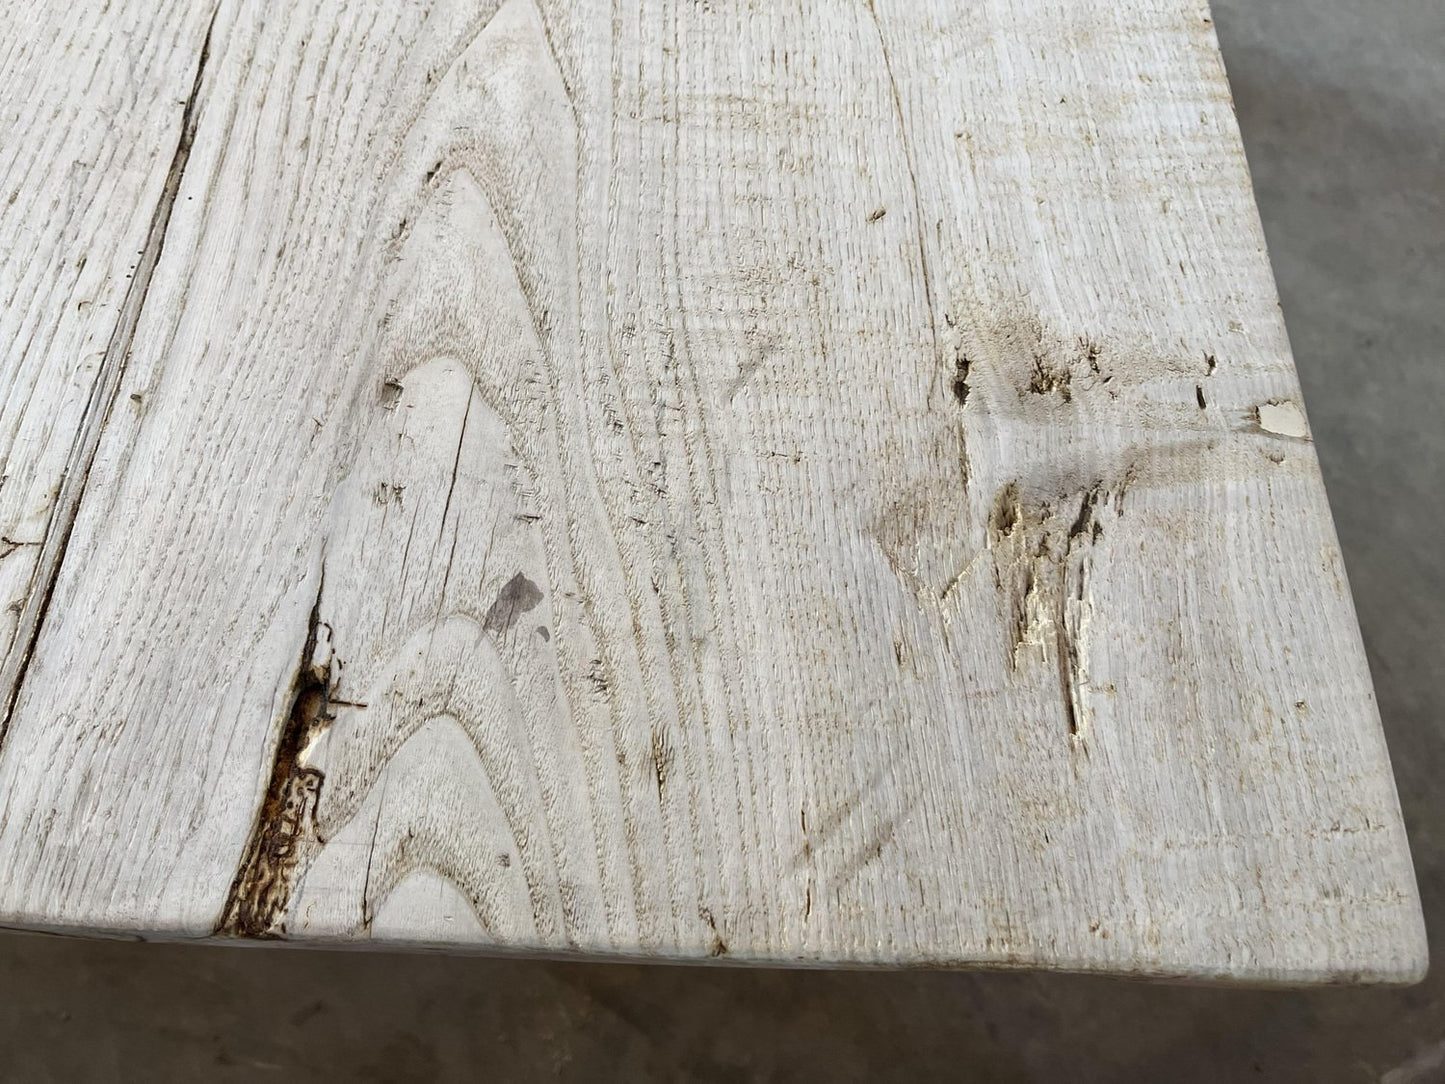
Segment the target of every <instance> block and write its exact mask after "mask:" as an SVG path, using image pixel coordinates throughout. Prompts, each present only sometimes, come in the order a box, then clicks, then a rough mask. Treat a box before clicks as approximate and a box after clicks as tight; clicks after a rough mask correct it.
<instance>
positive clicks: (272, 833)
mask: <svg viewBox="0 0 1445 1084" xmlns="http://www.w3.org/2000/svg"><path fill="white" fill-rule="evenodd" d="M325 585H326V576H325V571H324V569H323V572H322V576H321V583H320V585H319V586H318V587H317V591H316V602H315V603H314V604H313V605H312V607H311V614H310V617H309V619H308V623H307V629H306V643H305V645H304V646H303V647H302V649H301V658H300V661H299V662H298V664H297V668H296V675H295V677H294V678H293V679H292V684H291V688H292V694H291V707H290V711H289V712H288V714H287V717H286V721H285V723H284V724H283V726H282V729H281V736H280V738H279V739H278V740H277V743H276V754H275V756H274V758H273V759H272V764H271V778H270V781H269V783H268V784H267V787H266V795H265V797H264V798H263V799H262V801H261V808H260V811H259V812H258V814H257V817H256V824H255V826H254V827H253V828H252V830H251V838H250V840H249V842H248V843H247V844H246V850H245V854H244V857H243V858H242V859H241V863H240V866H239V867H238V869H237V871H236V876H235V879H234V880H233V881H232V882H231V890H230V892H229V893H228V895H227V897H226V904H225V907H224V908H223V909H222V912H221V920H220V922H219V923H217V925H216V930H215V932H216V933H217V934H220V935H226V936H231V937H256V938H270V937H280V936H283V935H284V934H285V926H284V918H285V913H286V907H287V904H288V903H289V902H290V899H291V889H292V884H291V881H292V878H293V875H294V874H295V871H296V868H297V867H298V866H299V865H300V860H301V852H302V849H303V848H304V847H305V846H306V845H307V843H308V842H310V841H312V840H314V839H315V836H316V831H315V818H316V803H317V801H318V800H319V799H320V797H321V786H322V784H323V783H324V782H325V781H326V776H325V774H324V773H323V772H321V771H319V770H318V769H316V768H309V767H307V766H306V765H305V764H303V763H302V761H303V760H304V758H305V752H306V750H307V749H308V748H309V747H310V745H311V744H312V743H313V742H314V741H315V740H316V738H317V737H318V736H319V735H320V734H321V733H322V731H324V730H325V729H326V728H327V727H328V726H329V725H330V724H331V721H332V719H333V718H334V716H333V715H332V714H331V711H330V709H331V685H332V673H333V665H332V657H331V650H330V642H329V641H330V629H329V627H328V626H326V624H325V623H324V622H323V621H322V620H321V594H322V591H323V590H324V589H325ZM323 628H325V629H327V642H326V643H323V642H322V639H321V630H322V629H323Z"/></svg>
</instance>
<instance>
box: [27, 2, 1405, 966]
mask: <svg viewBox="0 0 1445 1084" xmlns="http://www.w3.org/2000/svg"><path fill="white" fill-rule="evenodd" d="M9 6H10V7H11V8H12V9H13V10H12V11H11V12H10V13H9V15H8V17H7V19H6V20H5V23H4V24H3V25H4V26H5V29H4V30H3V31H0V66H3V71H4V76H5V85H6V86H7V87H10V88H12V89H11V90H10V91H8V92H7V96H6V102H7V104H6V107H5V112H6V115H7V119H9V118H14V122H13V123H12V124H11V125H10V131H9V134H8V136H7V137H6V139H5V141H4V158H3V160H0V177H3V181H4V189H5V190H4V191H3V192H0V199H4V198H8V204H6V205H5V206H3V207H0V239H3V242H4V246H5V247H4V260H5V263H4V265H3V269H0V288H3V292H4V294H5V296H6V297H7V298H8V303H7V305H6V307H5V308H4V310H3V311H0V333H3V341H4V343H5V351H4V354H3V357H0V366H3V368H0V374H3V380H4V389H5V396H4V403H3V409H0V423H3V426H0V438H3V440H4V442H5V443H4V451H5V455H6V459H5V463H6V466H5V471H4V478H3V483H0V520H3V522H0V526H3V527H4V529H5V532H6V533H5V536H4V537H5V539H6V542H5V547H4V549H3V550H0V554H3V556H0V591H3V592H4V593H5V595H6V598H7V600H8V601H9V606H10V608H9V611H8V615H7V617H6V622H7V624H6V626H5V629H4V633H5V637H6V641H5V643H6V645H8V647H7V654H6V657H5V658H6V661H5V669H4V672H3V688H0V693H3V695H4V697H5V700H6V701H7V703H8V707H7V711H6V715H5V721H4V730H3V735H0V922H4V923H5V924H7V925H12V926H24V927H34V928H45V929H56V930H68V931H74V932H86V931H91V932H107V933H127V934H133V935H140V936H144V937H169V938H198V937H218V938H280V937H284V938H289V939H297V940H309V941H314V942H327V941H340V942H347V943H352V942H371V943H375V944H378V945H383V944H385V945H430V946H443V947H448V948H457V949H463V948H466V949H477V950H483V951H522V952H535V953H539V954H573V953H576V954H589V955H617V956H629V957H641V958H668V959H708V958H726V959H728V960H733V961H740V962H766V963H806V964H839V965H889V966H894V965H935V966H995V967H1047V968H1061V969H1081V970H1098V971H1110V972H1118V973H1126V974H1136V975H1157V976H1187V977H1190V978H1194V979H1220V980H1236V981H1262V982H1295V981H1301V982H1304V981H1334V982H1348V981H1408V980H1410V979H1413V978H1415V977H1417V976H1418V975H1419V974H1420V973H1421V971H1422V969H1423V967H1424V964H1425V946H1424V932H1423V926H1422V922H1421V917H1420V910H1419V903H1418V899H1417V895H1416V889H1415V883H1414V875H1413V872H1412V869H1411V865H1410V859H1409V852H1408V848H1407V844H1406V840H1405V836H1404V830H1403V827H1402V825H1401V820H1400V813H1399V809H1398V805H1397V802H1396V798H1395V791H1394V783H1393V780H1392V777H1391V774H1390V768H1389V762H1388V758H1387V754H1386V750H1385V747H1384V743H1383V739H1382V735H1381V731H1380V726H1379V721H1378V717H1377V713H1376V709H1375V706H1374V698H1373V694H1372V692H1371V688H1370V680H1369V674H1368V671H1367V668H1366V665H1365V660H1364V655H1363V651H1362V649H1361V644H1360V640H1359V633H1358V629H1357V626H1356V624H1355V619H1354V614H1353V609H1352V604H1351V601H1350V597H1349V591H1348V587H1347V584H1346V582H1345V576H1344V571H1343V567H1342V564H1341V560H1340V554H1339V550H1338V548H1337V546H1336V543H1335V537H1334V531H1333V527H1332V525H1331V522H1330V518H1329V512H1328V508H1327V506H1326V503H1325V496H1324V491H1323V488H1322V485H1321V482H1320V476H1319V471H1318V467H1317V464H1316V460H1315V455H1314V450H1313V447H1312V446H1311V443H1310V438H1309V429H1308V425H1307V422H1306V419H1305V415H1304V412H1303V408H1302V405H1301V400H1300V395H1299V388H1298V385H1297V382H1296V378H1295V375H1294V370H1293V365H1292V361H1291V358H1290V353H1289V347H1288V343H1287V340H1286V337H1285V331H1284V327H1283V323H1282V321H1281V318H1280V313H1279V309H1278V305H1277V303H1276V300H1275V292H1274V287H1273V283H1272V280H1271V277H1270V272H1269V267H1268V262H1267V259H1266V256H1265V252H1264V245H1263V239H1262V235H1261V232H1260V228H1259V224H1258V221H1257V217H1256V213H1255V209H1254V204H1253V201H1252V197H1251V194H1250V188H1249V179H1248V173H1247V168H1246V165H1245V161H1244V158H1243V154H1242V151H1241V148H1240V144H1239V139H1238V134H1237V131H1236V128H1235V122H1234V118H1233V115H1232V111H1231V107H1230V99H1229V93H1228V86H1227V83H1226V80H1225V75H1224V71H1223V68H1222V65H1221V63H1220V59H1219V55H1218V50H1217V45H1216V42H1215V38H1214V33H1213V29H1212V27H1211V25H1210V21H1209V17H1208V12H1207V10H1206V9H1205V8H1204V7H1203V6H1202V5H1201V4H1200V3H1197V2H1196V0H1128V2H1125V3H1107V4H1106V3H1102V2H1098V3H1095V2H1090V0H1040V2H1025V0H975V2H970V3H954V2H946V0H926V2H925V0H908V2H904V0H805V2H801V3H786V4H782V3H780V4H753V3H745V2H743V0H699V2H691V0H688V2H684V0H632V2H631V3H630V4H612V5H604V4H602V3H592V2H586V3H574V2H571V0H567V2H564V0H505V2H503V3H501V4H500V5H498V4H496V3H490V2H485V0H469V2H452V0H432V2H421V0H418V2H414V3H384V2H381V0H361V2H356V0H353V2H349V3H342V2H341V0H297V2H296V3H294V4H291V5H288V6H287V7H286V9H285V11H284V13H279V12H278V10H277V9H276V8H275V7H274V5H268V4H263V3H261V2H259V0H220V3H219V5H218V6H217V7H215V8H212V7H210V6H207V5H205V4H201V3H191V4H184V3H175V4H171V5H160V6H157V5H155V4H153V3H152V4H142V3H139V2H134V0H124V2H122V0H112V2H111V3H110V4H108V5H105V6H101V5H99V4H98V3H95V2H93V0H91V2H81V3H78V4H70V5H66V6H63V7H57V8H56V10H55V11H54V12H49V11H36V10H32V7H31V6H29V5H20V4H18V3H12V4H10V5H9ZM153 9H155V10H153ZM15 88H21V89H19V92H18V93H17V91H16V89H15ZM132 264H133V265H134V266H131V265H132Z"/></svg>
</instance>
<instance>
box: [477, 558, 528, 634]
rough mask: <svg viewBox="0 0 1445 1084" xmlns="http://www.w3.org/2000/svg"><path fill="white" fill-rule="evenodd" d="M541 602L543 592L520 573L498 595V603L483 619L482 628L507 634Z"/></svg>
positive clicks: (493, 605) (493, 604) (495, 603)
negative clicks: (524, 615) (523, 616)
mask: <svg viewBox="0 0 1445 1084" xmlns="http://www.w3.org/2000/svg"><path fill="white" fill-rule="evenodd" d="M541 601H542V592H541V591H540V590H539V589H538V587H537V585H536V584H535V583H533V582H532V581H531V580H529V579H527V577H526V576H525V575H523V574H522V573H520V572H518V573H517V574H516V575H515V576H513V577H512V578H511V579H510V580H508V581H507V582H506V584H505V585H504V586H503V587H502V590H501V591H500V592H499V593H498V594H497V601H496V602H494V603H492V608H491V609H490V610H488V611H487V616H486V617H484V618H483V619H482V628H484V629H486V630H487V631H488V632H506V631H507V630H508V629H510V628H511V627H512V626H513V625H515V624H516V623H517V621H518V620H519V619H520V618H521V616H522V615H523V614H525V613H527V612H528V611H529V610H533V609H535V608H536V606H537V603H539V602H541Z"/></svg>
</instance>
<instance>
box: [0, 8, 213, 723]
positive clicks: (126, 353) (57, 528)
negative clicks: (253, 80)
mask: <svg viewBox="0 0 1445 1084" xmlns="http://www.w3.org/2000/svg"><path fill="white" fill-rule="evenodd" d="M219 12H220V4H219V3H217V4H216V6H215V7H214V8H212V9H211V17H210V20H209V22H208V23H207V24H206V34H205V37H204V38H203V39H202V41H201V50H200V56H199V59H198V61H197V63H196V75H195V79H194V81H193V82H192V84H191V91H190V93H189V94H188V95H187V96H186V100H185V106H184V108H183V109H182V111H181V126H180V128H181V130H180V135H179V137H178V139H177V141H176V150H175V154H174V155H173V156H172V158H171V164H170V168H169V169H168V170H167V171H166V178H165V182H164V184H163V185H162V186H161V194H160V198H159V199H158V200H157V202H156V206H155V210H154V211H152V213H151V221H150V225H149V227H148V228H147V231H146V240H145V246H144V248H143V249H142V250H141V258H140V260H139V262H138V263H137V264H136V268H135V274H134V275H133V276H132V278H131V281H130V285H129V286H128V287H127V288H126V293H125V298H124V300H123V301H122V302H121V307H120V318H119V319H118V320H117V321H116V325H115V328H114V330H113V331H112V332H111V336H110V341H109V342H108V343H107V344H106V348H105V355H104V357H103V358H102V359H101V363H100V368H99V371H98V372H97V374H96V379H95V382H94V383H93V384H92V385H91V389H90V395H89V396H88V398H87V399H86V403H85V410H84V412H83V414H82V415H81V421H80V426H79V427H78V429H77V430H76V436H75V440H74V442H73V443H72V444H71V449H70V454H69V456H68V457H67V459H66V464H65V470H64V472H63V473H62V474H61V480H60V489H59V492H58V493H57V494H56V498H55V503H54V505H53V506H52V507H51V511H50V518H49V520H48V522H47V523H46V527H45V537H44V539H43V540H42V542H41V551H40V557H39V559H38V560H37V561H36V565H35V572H34V574H33V575H32V576H31V580H30V590H29V591H28V593H27V596H26V604H25V609H24V611H23V612H22V614H21V617H20V622H19V624H18V626H17V628H16V632H15V639H14V640H13V641H12V642H11V645H10V649H9V651H8V652H7V654H6V657H5V663H4V668H3V670H0V688H4V689H7V690H8V693H7V700H6V702H5V714H4V717H3V719H0V749H3V747H4V742H5V738H6V735H7V734H8V733H9V731H10V721H11V719H12V718H13V716H14V714H15V707H16V705H17V703H18V702H19V700H20V690H21V689H22V688H23V687H24V684H25V678H26V675H27V674H28V672H29V669H30V662H31V660H32V659H33V657H34V655H35V646H36V644H37V643H38V642H39V639H40V629H41V627H42V626H43V625H44V623H45V618H46V615H47V614H48V612H49V610H50V600H51V597H52V596H53V595H54V593H55V584H56V581H57V580H58V579H59V578H60V568H61V565H62V564H63V563H64V561H65V555H66V550H67V548H68V547H69V545H70V536H71V533H72V531H73V530H74V529H75V521H76V519H77V517H78V516H79V513H80V503H81V500H82V499H83V498H84V496H85V491H86V487H87V485H88V484H89V481H90V471H91V468H92V467H93V466H94V465H95V457H96V454H97V452H98V451H99V449H100V437H101V433H102V432H103V431H104V429H105V426H106V423H107V422H108V421H109V419H110V413H111V409H112V407H113V406H114V405H115V400H116V396H117V394H118V393H119V391H120V383H121V377H122V376H123V375H124V373H125V367H126V362H127V361H128V360H129V358H130V352H131V347H132V345H133V343H134V340H135V333H136V328H137V327H138V326H139V324H140V317H141V312H142V311H143V309H144V308H145V303H146V297H147V295H148V294H149V292H150V285H151V279H152V277H153V275H154V273H155V269H156V266H157V265H158V264H159V263H160V257H161V252H162V250H163V249H164V247H165V240H166V231H167V229H168V228H169V227H170V221H171V211H172V210H173V208H174V207H175V202H176V196H177V195H178V194H179V192H180V188H181V181H182V180H183V179H184V177H185V172H186V165H187V164H188V163H189V161H190V157H191V147H192V146H193V145H194V143H195V138H196V129H197V126H198V123H199V114H200V109H199V100H200V93H201V87H202V84H203V83H204V81H205V77H206V68H207V64H208V62H209V60H210V55H211V34H212V31H214V29H215V25H216V16H217V14H218V13H219Z"/></svg>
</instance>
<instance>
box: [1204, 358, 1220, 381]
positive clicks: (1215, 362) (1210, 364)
mask: <svg viewBox="0 0 1445 1084" xmlns="http://www.w3.org/2000/svg"><path fill="white" fill-rule="evenodd" d="M1204 365H1205V368H1207V369H1208V370H1209V375H1210V376H1213V375H1214V370H1215V369H1217V368H1219V359H1217V358H1216V357H1215V356H1214V355H1213V354H1205V355H1204Z"/></svg>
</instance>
